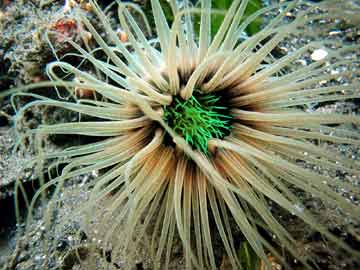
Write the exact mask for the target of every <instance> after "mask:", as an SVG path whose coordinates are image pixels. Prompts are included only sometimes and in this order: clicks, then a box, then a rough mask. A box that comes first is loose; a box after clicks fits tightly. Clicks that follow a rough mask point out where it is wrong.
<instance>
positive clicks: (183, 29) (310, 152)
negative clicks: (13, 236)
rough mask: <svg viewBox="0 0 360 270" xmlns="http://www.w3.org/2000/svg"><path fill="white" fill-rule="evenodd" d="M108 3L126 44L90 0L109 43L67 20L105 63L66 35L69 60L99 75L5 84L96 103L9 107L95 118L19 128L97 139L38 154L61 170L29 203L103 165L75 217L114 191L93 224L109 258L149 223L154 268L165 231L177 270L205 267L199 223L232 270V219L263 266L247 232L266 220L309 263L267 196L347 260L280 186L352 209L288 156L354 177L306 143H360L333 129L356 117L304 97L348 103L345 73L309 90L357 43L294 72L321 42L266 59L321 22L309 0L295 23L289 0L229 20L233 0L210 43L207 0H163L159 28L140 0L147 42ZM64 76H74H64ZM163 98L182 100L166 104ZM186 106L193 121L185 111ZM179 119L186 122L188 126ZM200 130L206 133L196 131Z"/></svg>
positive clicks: (208, 252) (346, 165)
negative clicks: (258, 26) (253, 26)
mask: <svg viewBox="0 0 360 270" xmlns="http://www.w3.org/2000/svg"><path fill="white" fill-rule="evenodd" d="M117 2H118V17H119V20H120V22H121V26H122V27H123V29H124V31H125V32H126V33H127V34H128V39H129V42H128V44H123V43H122V42H121V41H120V40H119V38H118V36H117V35H116V32H115V31H114V30H113V29H112V28H111V25H110V23H109V21H108V18H107V17H106V15H105V14H104V13H103V12H102V11H101V10H100V8H99V6H98V5H97V3H96V2H94V1H90V3H91V4H92V5H93V10H94V12H95V13H96V15H97V16H98V18H99V20H100V21H101V23H102V27H103V29H104V33H106V35H107V36H106V38H107V40H109V41H108V42H106V41H105V40H104V37H103V35H102V33H99V32H98V31H97V30H96V29H95V28H94V26H93V25H92V24H91V23H90V22H89V20H88V19H87V18H86V17H84V16H82V15H81V14H80V15H79V19H80V20H81V21H82V22H83V24H84V27H86V29H87V31H89V32H90V33H91V34H92V36H93V38H94V40H95V41H96V43H97V44H98V49H97V50H100V51H102V52H103V53H104V54H105V55H106V57H107V60H103V59H98V58H96V57H95V56H94V55H95V54H94V53H93V52H92V51H86V50H85V49H83V48H81V47H80V46H79V45H78V44H76V43H74V42H72V41H71V40H68V42H69V43H70V44H71V45H72V46H73V47H74V48H75V49H76V50H77V51H78V53H79V56H80V57H82V58H83V59H84V60H85V61H87V62H88V63H91V64H92V65H93V66H94V68H95V69H97V70H98V71H100V74H101V76H100V77H95V76H94V75H91V74H89V73H86V72H84V71H81V70H80V68H78V67H75V66H72V65H70V64H69V63H66V62H64V61H56V62H52V63H49V64H48V66H47V71H48V74H49V77H50V78H51V81H49V82H42V83H38V84H34V85H29V86H25V87H22V88H21V89H17V90H29V89H34V88H39V87H48V86H55V87H59V88H60V87H62V88H66V89H67V90H68V91H69V93H74V92H75V88H83V89H91V90H93V91H94V92H95V93H96V94H97V95H99V96H101V97H103V100H101V101H99V100H93V99H77V98H76V96H73V99H74V100H75V102H72V101H71V100H70V101H66V100H60V101H58V100H52V99H49V98H47V97H40V96H37V95H33V96H34V97H37V98H38V100H35V101H32V102H31V103H29V104H28V105H26V106H24V107H23V108H21V109H20V110H19V111H18V112H17V115H16V117H17V118H18V119H19V118H21V116H22V115H23V113H24V111H26V110H27V109H28V108H29V107H30V106H43V105H46V106H55V107H60V108H64V109H67V110H71V111H74V112H77V113H80V114H84V115H88V116H91V117H96V118H97V119H98V120H97V121H81V122H74V123H62V124H53V125H41V126H39V127H38V128H36V129H34V130H32V131H30V132H31V133H35V134H40V135H49V134H80V135H85V136H97V137H104V139H103V140H101V141H99V142H96V143H91V144H87V145H82V146H78V147H73V148H70V149H66V150H64V151H62V152H60V153H55V154H48V153H45V154H44V155H43V156H42V158H44V159H53V158H65V161H64V162H65V163H66V164H67V165H66V166H65V167H64V169H63V170H62V174H61V175H60V176H58V177H56V178H54V179H52V180H50V181H49V182H48V183H46V184H44V185H43V187H42V188H41V189H40V191H39V192H38V193H37V195H36V196H35V199H34V200H33V202H32V204H31V207H33V206H34V203H35V201H36V199H37V198H38V197H39V196H40V195H41V193H42V192H43V191H45V190H46V189H47V188H49V187H50V186H52V185H55V186H56V187H57V189H56V191H55V194H56V193H57V192H59V190H60V189H61V188H62V186H63V185H64V183H65V181H67V180H68V179H70V178H72V177H75V176H78V175H82V174H85V173H88V172H91V171H93V170H100V169H106V168H109V169H108V171H106V172H105V173H104V174H102V175H100V176H98V178H97V180H96V183H95V186H94V188H93V190H92V192H91V196H90V199H89V201H88V202H87V203H86V205H84V206H81V207H79V211H80V210H81V211H85V210H89V209H91V208H92V207H95V206H96V204H97V203H98V202H99V201H101V200H102V199H103V198H105V197H106V196H107V194H109V193H113V200H112V202H111V203H110V204H109V205H108V207H107V209H106V210H107V213H106V214H105V217H104V219H103V222H104V224H111V228H110V229H109V230H108V232H107V234H106V236H105V239H104V242H105V243H110V242H111V238H113V237H115V238H117V239H122V241H118V245H116V246H113V247H112V250H113V257H116V256H117V255H116V254H117V253H116V252H117V250H119V249H120V246H121V247H122V248H125V249H135V248H136V247H132V246H131V245H130V244H129V243H130V242H131V239H132V238H135V239H137V241H139V240H140V239H142V237H143V236H144V235H145V234H146V228H147V227H148V226H149V224H150V223H151V222H152V221H155V225H154V226H153V229H152V230H153V237H152V241H151V246H152V248H153V250H154V267H155V268H156V269H159V268H160V269H167V268H168V265H169V261H170V257H171V248H172V244H173V241H174V238H175V237H176V236H175V235H176V234H178V235H179V237H180V239H181V242H182V245H183V248H184V256H185V264H186V269H192V268H195V269H207V268H209V269H217V266H216V262H215V258H214V250H213V231H214V229H211V228H210V227H211V226H210V222H211V221H210V218H211V219H212V222H213V224H214V228H215V230H216V231H217V233H218V234H219V236H220V238H221V241H222V244H223V248H224V250H225V251H226V254H227V255H228V257H229V260H230V263H231V265H232V267H233V268H234V269H240V268H241V264H240V262H239V260H238V256H237V251H236V249H235V247H234V235H233V227H232V225H230V224H231V223H234V224H236V226H237V227H238V229H239V230H240V231H241V232H242V234H243V236H244V237H245V238H246V240H247V241H248V243H249V244H250V245H251V247H252V249H253V250H254V251H255V253H256V254H257V255H258V256H259V257H260V258H261V260H262V261H264V262H265V264H266V265H267V267H270V262H269V260H268V258H267V255H266V250H270V251H271V252H272V253H273V254H274V255H275V256H278V257H279V258H281V255H280V254H278V252H277V250H276V248H274V247H273V245H272V244H271V243H270V242H269V240H267V238H265V237H264V235H262V234H260V232H259V228H265V230H266V231H267V232H268V233H269V234H271V235H274V236H275V237H276V239H278V241H279V243H280V244H281V246H282V247H284V248H285V249H286V250H287V251H288V252H289V253H291V254H292V255H293V256H294V257H295V258H297V259H299V260H300V261H301V262H302V263H303V264H304V265H305V266H306V267H308V268H311V265H310V264H309V263H308V258H305V257H302V256H300V255H299V252H298V249H297V243H296V241H295V239H294V238H293V237H292V236H291V235H290V234H289V233H288V232H287V230H286V228H284V227H283V225H281V224H280V222H279V221H278V220H277V219H276V218H275V217H274V216H273V215H272V214H271V213H270V211H269V208H268V201H273V202H275V203H276V204H277V205H278V206H280V207H281V208H283V209H285V210H287V211H289V212H291V213H293V214H294V215H295V216H297V217H298V218H300V219H302V220H303V221H304V222H305V223H306V224H308V225H309V226H310V227H311V228H312V229H314V230H316V231H319V232H320V233H321V234H323V235H324V236H325V237H326V238H327V239H329V240H331V241H333V242H336V243H337V244H338V245H339V246H341V247H343V248H344V249H346V250H348V251H349V252H350V253H352V254H354V255H355V256H359V253H358V252H356V251H354V250H352V249H351V248H349V247H348V246H347V245H346V244H345V243H343V242H342V241H340V240H339V239H338V238H337V237H335V236H333V235H332V234H331V233H329V232H328V230H327V228H326V226H325V225H324V224H320V223H319V222H318V221H317V220H316V218H315V217H313V216H312V215H311V214H310V213H309V211H308V210H307V209H303V208H301V207H299V205H301V201H300V200H299V199H298V198H297V196H296V193H295V192H294V191H293V189H292V188H290V187H296V188H297V189H300V190H303V191H305V192H306V193H309V194H312V195H313V196H315V197H317V198H320V199H321V200H322V201H323V202H325V203H327V204H330V205H337V206H338V207H340V208H341V209H342V210H343V211H345V212H346V213H349V214H350V215H351V216H352V217H353V218H354V220H356V221H358V220H359V217H360V209H359V208H358V207H355V206H354V205H353V204H351V203H350V202H348V201H347V200H346V199H345V198H344V197H342V196H341V195H339V194H338V193H337V192H335V191H334V189H333V188H332V187H330V186H329V185H325V184H324V182H329V180H330V179H329V178H328V177H326V176H324V175H321V174H319V173H316V172H314V171H312V170H309V169H306V168H304V167H303V166H302V165H300V164H298V163H297V162H296V161H295V160H298V161H299V160H300V161H303V162H305V163H306V164H312V165H315V166H319V167H324V168H328V169H341V170H343V171H344V172H347V173H349V174H352V175H359V173H360V170H359V162H358V161H356V160H350V159H348V158H346V157H344V156H342V155H341V154H340V153H334V152H330V151H329V150H327V149H326V148H324V147H321V146H319V145H316V144H314V143H313V141H314V140H319V141H323V142H328V143H330V144H346V145H354V146H359V145H360V141H359V138H360V135H359V134H358V133H356V132H354V131H351V130H347V129H346V128H343V127H341V126H336V125H338V124H344V123H345V124H346V123H349V124H353V125H356V126H357V125H359V124H360V118H359V117H358V116H356V115H350V114H349V115H345V114H338V113H320V112H309V111H306V110H305V109H304V108H305V107H306V105H307V104H311V103H321V102H325V101H326V102H336V101H341V100H346V99H353V98H359V81H358V80H357V79H354V80H352V81H351V82H350V83H348V84H340V85H330V86H322V85H320V84H319V82H321V81H324V80H326V81H330V80H332V79H336V78H338V77H340V76H343V77H351V76H354V74H355V75H358V71H341V72H340V73H336V74H332V73H329V72H328V70H329V69H331V68H337V67H339V66H342V65H347V64H351V62H352V61H353V60H351V59H343V58H342V54H343V53H346V52H356V50H358V49H359V45H354V46H345V45H344V46H341V48H339V49H330V48H327V51H328V55H327V57H326V59H323V60H320V61H314V62H313V63H311V64H309V65H306V66H296V65H293V62H294V61H295V60H297V59H301V57H303V56H304V55H307V54H309V52H311V51H313V50H315V49H318V48H322V47H323V46H324V43H322V42H316V41H313V42H309V43H308V44H306V45H304V46H303V47H302V48H299V49H297V50H295V51H293V52H291V53H289V54H288V55H285V56H283V57H281V58H279V59H276V58H274V57H272V55H271V52H272V50H273V49H274V48H275V47H276V46H277V45H278V44H279V43H280V42H282V41H283V40H285V39H287V38H289V37H291V35H292V34H300V33H301V31H304V30H303V28H304V27H305V26H306V25H307V24H308V23H309V22H311V21H314V20H320V19H324V18H328V17H329V16H330V15H329V14H324V13H316V12H313V11H314V9H315V7H313V6H310V7H309V8H307V9H305V10H300V11H299V12H298V14H297V16H296V18H295V19H294V20H292V21H289V20H285V19H284V18H285V14H286V13H287V12H288V11H291V10H292V9H293V8H294V7H296V6H297V5H298V4H299V1H293V2H290V3H286V4H282V5H275V6H270V7H266V8H263V9H261V10H259V11H257V12H255V13H254V14H252V15H251V16H249V17H246V18H244V19H242V16H243V14H244V11H245V8H246V6H247V4H248V2H249V1H248V0H243V1H240V0H234V1H233V3H232V5H231V7H230V8H229V10H228V11H227V12H226V15H225V17H224V21H223V23H222V24H221V26H220V28H219V31H218V32H217V33H216V35H215V36H214V37H212V36H211V33H210V25H211V15H212V13H213V12H215V11H212V10H211V1H206V0H201V1H200V4H201V5H200V7H199V8H197V7H194V6H192V4H191V3H190V1H186V0H184V1H183V5H182V7H179V6H178V5H177V3H176V1H174V0H171V1H169V2H170V5H171V8H172V12H173V13H174V15H175V16H174V18H175V19H174V22H173V24H172V25H171V27H170V26H169V25H168V23H167V21H166V18H165V15H164V13H163V11H162V8H161V6H160V3H159V1H158V0H151V5H152V13H153V17H154V21H155V25H156V33H157V38H156V39H149V38H148V37H147V35H146V34H145V33H144V32H143V31H142V30H141V27H140V26H139V25H138V24H137V22H136V20H135V19H134V17H133V15H132V14H131V13H130V12H129V10H128V8H127V4H126V3H122V2H120V1H117ZM279 8H280V9H281V10H282V11H281V12H280V13H279V14H278V15H277V16H276V17H275V18H273V19H272V20H271V21H270V22H269V24H268V25H266V26H265V27H264V28H263V29H262V30H261V31H260V32H258V33H256V34H254V35H253V36H251V37H249V38H247V39H246V40H244V41H242V42H239V35H240V33H242V32H243V31H244V29H245V28H246V27H247V26H248V25H249V23H251V22H252V21H253V20H255V19H256V18H257V17H259V16H262V15H264V14H265V13H267V12H269V11H271V10H275V9H279ZM194 14H199V16H200V18H201V19H200V31H199V36H198V37H197V35H196V33H195V31H194V22H193V16H194ZM330 60H331V61H330ZM58 69H61V70H62V72H66V73H67V76H66V78H61V77H59V76H58V75H57V70H58ZM284 70H288V71H287V72H283V71H284ZM71 77H76V78H78V80H70V79H69V78H71ZM13 91H14V90H13ZM15 95H16V94H15ZM25 95H26V94H25ZM28 95H31V94H28ZM199 99H203V100H206V99H209V100H211V102H210V103H211V104H210V105H209V104H208V106H207V105H206V106H205V105H204V103H201V102H198V101H199ZM196 102H198V103H197V104H198V105H196V106H197V107H196V106H195V105H194V104H195V103H196ZM176 104H178V105H179V106H180V107H181V106H183V107H182V108H184V107H186V108H185V109H183V110H180V111H179V108H178V107H176ZM184 104H185V105H184ZM209 108H210V109H209ZM187 109H189V110H190V111H191V113H190V114H187V111H188V110H187ZM201 110H204V111H205V115H204V114H202V113H201ZM222 110H223V111H222ZM192 114H197V115H198V118H196V117H197V116H196V117H195V116H194V117H191V115H192ZM176 115H178V116H176ZM189 115H190V117H189ZM195 118H196V119H198V120H199V121H198V122H196V123H195V122H194V123H195V124H194V123H192V124H193V125H192V124H191V123H190V122H191V121H192V120H194V119H195ZM184 119H185V120H184ZM186 119H187V120H186ZM183 120H184V121H185V123H182V122H181V121H183ZM174 121H177V122H176V123H177V124H174ZM186 121H187V122H186ZM194 121H195V120H194ZM179 123H180V124H179ZM189 125H192V128H191V129H189V128H187V127H188V126H189ZM334 125H335V126H334ZM202 132H204V133H202ZM194 134H195V135H194ZM199 134H200V135H199ZM201 134H206V137H205V139H204V137H203V136H202V135H201ZM204 146H205V147H204ZM304 153H307V154H306V155H305V154H304ZM332 185H333V186H335V187H338V188H342V187H346V188H350V189H351V190H352V191H354V192H358V189H357V188H355V187H352V186H351V185H350V184H347V183H346V182H340V181H334V182H333V183H332ZM114 213H116V217H117V218H115V219H114ZM140 223H141V224H142V230H141V232H140V233H137V234H135V232H134V228H135V227H136V226H137V225H139V224H140ZM120 225H124V228H125V229H124V230H123V232H122V233H121V235H115V231H116V230H117V228H118V227H119V226H120ZM283 263H284V264H285V265H286V262H285V261H283ZM160 265H161V266H160Z"/></svg>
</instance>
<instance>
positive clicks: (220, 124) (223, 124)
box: [164, 91, 232, 154]
mask: <svg viewBox="0 0 360 270" xmlns="http://www.w3.org/2000/svg"><path fill="white" fill-rule="evenodd" d="M229 111H230V110H229V107H228V106H227V105H226V104H225V103H224V100H223V97H222V96H221V95H214V94H207V95H206V94H205V95H204V94H201V93H200V92H198V91H195V92H194V94H193V95H192V96H191V97H190V98H189V99H188V100H184V99H183V98H182V97H181V96H176V97H174V98H173V101H172V103H171V104H170V105H169V106H165V107H164V112H165V113H164V120H165V121H166V122H167V123H168V125H169V126H170V127H171V128H172V129H173V130H174V131H175V132H176V133H177V134H179V135H180V136H182V137H183V138H184V139H185V141H186V142H187V143H188V144H190V145H191V146H192V147H193V148H195V149H196V150H199V151H201V152H203V153H204V154H208V140H210V139H213V138H217V139H222V138H224V137H225V136H227V135H229V134H230V131H231V125H232V117H231V115H230V113H229Z"/></svg>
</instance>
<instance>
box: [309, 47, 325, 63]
mask: <svg viewBox="0 0 360 270" xmlns="http://www.w3.org/2000/svg"><path fill="white" fill-rule="evenodd" d="M328 54H329V53H328V52H327V51H325V50H324V49H317V50H315V51H314V52H313V53H312V54H311V56H310V57H311V59H312V60H314V61H320V60H322V59H324V58H325V57H326V56H327V55H328Z"/></svg>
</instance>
